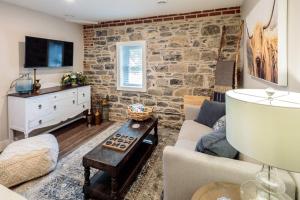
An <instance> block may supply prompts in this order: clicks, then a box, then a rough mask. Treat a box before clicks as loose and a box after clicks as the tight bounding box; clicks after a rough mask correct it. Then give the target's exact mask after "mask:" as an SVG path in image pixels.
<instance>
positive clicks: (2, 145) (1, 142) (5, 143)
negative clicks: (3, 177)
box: [0, 140, 9, 152]
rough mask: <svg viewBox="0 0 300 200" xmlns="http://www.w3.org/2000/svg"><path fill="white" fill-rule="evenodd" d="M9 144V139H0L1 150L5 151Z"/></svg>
mask: <svg viewBox="0 0 300 200" xmlns="http://www.w3.org/2000/svg"><path fill="white" fill-rule="evenodd" d="M8 144H9V140H3V141H0V152H1V151H3V150H4V149H5V147H6V146H7V145H8Z"/></svg>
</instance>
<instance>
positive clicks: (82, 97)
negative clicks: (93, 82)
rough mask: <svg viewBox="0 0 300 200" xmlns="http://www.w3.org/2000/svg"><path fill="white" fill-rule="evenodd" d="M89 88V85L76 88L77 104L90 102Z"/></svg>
mask: <svg viewBox="0 0 300 200" xmlns="http://www.w3.org/2000/svg"><path fill="white" fill-rule="evenodd" d="M90 100H91V88H90V86H87V87H81V88H78V104H82V103H85V102H90Z"/></svg>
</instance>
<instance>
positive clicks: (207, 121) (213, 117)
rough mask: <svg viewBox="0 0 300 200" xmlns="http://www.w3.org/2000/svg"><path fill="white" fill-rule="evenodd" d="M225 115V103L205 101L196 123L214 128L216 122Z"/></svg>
mask: <svg viewBox="0 0 300 200" xmlns="http://www.w3.org/2000/svg"><path fill="white" fill-rule="evenodd" d="M224 115H225V104H224V103H220V102H215V101H208V100H205V101H204V103H203V104H202V107H201V110H200V112H199V115H198V117H197V119H195V121H196V122H198V123H201V124H204V125H206V126H208V127H211V128H212V127H213V125H214V124H215V123H216V121H218V119H220V117H222V116H224Z"/></svg>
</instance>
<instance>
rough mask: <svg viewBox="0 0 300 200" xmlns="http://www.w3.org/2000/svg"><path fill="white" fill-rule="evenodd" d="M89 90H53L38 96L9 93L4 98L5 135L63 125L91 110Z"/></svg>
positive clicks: (48, 89) (46, 90) (86, 87)
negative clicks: (7, 128)
mask: <svg viewBox="0 0 300 200" xmlns="http://www.w3.org/2000/svg"><path fill="white" fill-rule="evenodd" d="M90 102H91V87H90V86H82V87H76V88H65V89H64V88H62V87H53V88H46V89H43V90H41V92H40V94H11V95H9V96H8V119H9V121H8V123H9V136H10V139H11V140H12V139H13V133H14V131H20V132H23V133H24V135H25V138H27V137H28V136H29V134H30V132H32V131H34V130H37V129H40V128H45V127H50V126H53V125H57V124H61V122H67V121H68V120H69V119H72V118H74V117H76V116H78V115H80V114H81V113H82V112H83V111H85V110H88V109H90V108H91V103H90Z"/></svg>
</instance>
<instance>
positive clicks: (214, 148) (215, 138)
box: [196, 131, 238, 158]
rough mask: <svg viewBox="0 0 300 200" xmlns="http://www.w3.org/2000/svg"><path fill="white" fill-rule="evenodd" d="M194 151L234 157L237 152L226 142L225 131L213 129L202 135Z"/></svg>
mask: <svg viewBox="0 0 300 200" xmlns="http://www.w3.org/2000/svg"><path fill="white" fill-rule="evenodd" d="M196 151H198V152H202V153H206V154H209V155H213V156H220V157H225V158H235V157H236V156H237V154H238V151H237V150H235V149H234V148H233V147H232V146H231V145H230V144H229V143H228V141H227V139H226V133H225V131H214V132H212V133H210V134H208V135H205V136H203V137H202V138H201V139H200V140H199V141H198V143H197V146H196Z"/></svg>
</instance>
